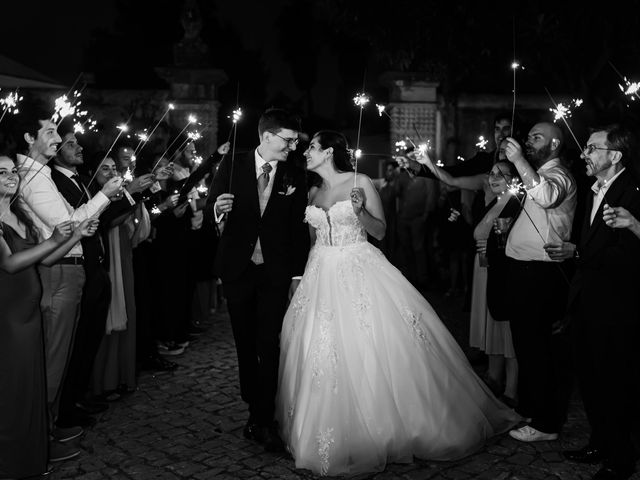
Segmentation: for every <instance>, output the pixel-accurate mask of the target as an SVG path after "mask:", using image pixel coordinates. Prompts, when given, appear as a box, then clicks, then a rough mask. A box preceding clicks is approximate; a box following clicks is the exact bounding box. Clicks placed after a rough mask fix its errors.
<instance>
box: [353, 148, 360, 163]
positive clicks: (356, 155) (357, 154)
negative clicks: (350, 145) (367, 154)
mask: <svg viewBox="0 0 640 480" xmlns="http://www.w3.org/2000/svg"><path fill="white" fill-rule="evenodd" d="M354 155H355V157H356V160H358V159H359V158H360V157H361V156H362V150H360V149H359V148H358V149H357V150H356V151H355V152H354Z"/></svg>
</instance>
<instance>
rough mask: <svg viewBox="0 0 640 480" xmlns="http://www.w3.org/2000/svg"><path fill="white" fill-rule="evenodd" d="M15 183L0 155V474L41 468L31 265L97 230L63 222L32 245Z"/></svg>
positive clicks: (37, 319) (43, 427)
mask: <svg viewBox="0 0 640 480" xmlns="http://www.w3.org/2000/svg"><path fill="white" fill-rule="evenodd" d="M18 186H19V177H18V173H17V170H16V167H15V164H14V162H13V160H12V159H11V158H9V157H7V156H2V155H0V312H1V315H0V382H1V383H0V478H7V477H8V478H23V477H28V476H35V475H40V474H43V473H45V472H46V471H47V460H48V444H49V436H48V433H47V393H46V388H45V387H46V386H45V371H44V368H45V365H44V344H43V341H44V340H43V334H42V318H41V315H40V297H41V294H42V289H41V285H40V279H39V277H38V273H37V270H36V267H35V265H36V264H37V263H39V262H40V263H43V264H48V265H51V264H53V263H54V262H56V261H57V260H59V259H60V258H62V257H63V256H64V255H65V254H66V253H67V252H68V251H69V250H70V249H71V247H73V245H74V244H75V243H77V242H78V241H79V240H80V238H81V237H82V236H83V235H89V234H93V233H94V232H95V229H96V228H97V221H95V220H87V221H85V222H83V223H81V224H80V226H79V227H78V228H76V229H75V230H74V227H73V222H71V221H68V222H64V223H61V224H60V225H58V226H56V228H55V230H54V231H53V234H52V235H51V237H50V238H48V239H47V240H45V241H43V242H42V243H38V234H37V231H36V230H35V228H34V227H33V223H32V222H31V220H30V219H29V217H28V216H27V215H26V214H25V213H24V212H23V211H22V210H21V209H20V207H19V202H14V203H13V204H11V199H12V198H14V196H15V195H16V192H17V191H18Z"/></svg>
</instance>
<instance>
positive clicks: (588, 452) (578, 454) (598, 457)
mask: <svg viewBox="0 0 640 480" xmlns="http://www.w3.org/2000/svg"><path fill="white" fill-rule="evenodd" d="M562 454H563V455H564V458H566V459H567V460H570V461H572V462H578V463H590V464H591V463H600V462H602V460H604V455H603V453H602V450H600V449H599V448H595V447H592V446H591V445H587V446H586V447H582V448H581V449H579V450H565V451H564V452H562Z"/></svg>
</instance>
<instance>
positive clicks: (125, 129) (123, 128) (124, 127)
mask: <svg viewBox="0 0 640 480" xmlns="http://www.w3.org/2000/svg"><path fill="white" fill-rule="evenodd" d="M116 128H117V129H118V130H120V131H122V132H128V131H129V126H128V125H127V124H126V123H121V124H120V125H118V126H116Z"/></svg>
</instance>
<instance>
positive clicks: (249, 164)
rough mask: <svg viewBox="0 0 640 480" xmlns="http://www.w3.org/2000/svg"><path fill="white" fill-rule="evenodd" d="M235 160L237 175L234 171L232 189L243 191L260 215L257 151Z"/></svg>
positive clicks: (251, 205) (252, 208) (251, 206)
mask: <svg viewBox="0 0 640 480" xmlns="http://www.w3.org/2000/svg"><path fill="white" fill-rule="evenodd" d="M238 160H240V161H238ZM234 161H235V162H238V163H237V164H236V165H235V167H234V169H235V170H236V171H237V175H236V173H234V174H233V178H232V179H231V180H232V181H233V183H234V185H233V188H232V190H231V191H232V192H233V191H236V192H242V196H244V197H246V198H247V201H248V203H249V205H250V208H251V210H252V211H254V212H255V214H256V215H257V216H260V202H259V200H258V180H257V178H256V159H255V152H254V150H252V151H251V152H250V153H249V154H248V155H246V156H245V157H243V158H240V159H236V160H234ZM238 167H239V168H238Z"/></svg>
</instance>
